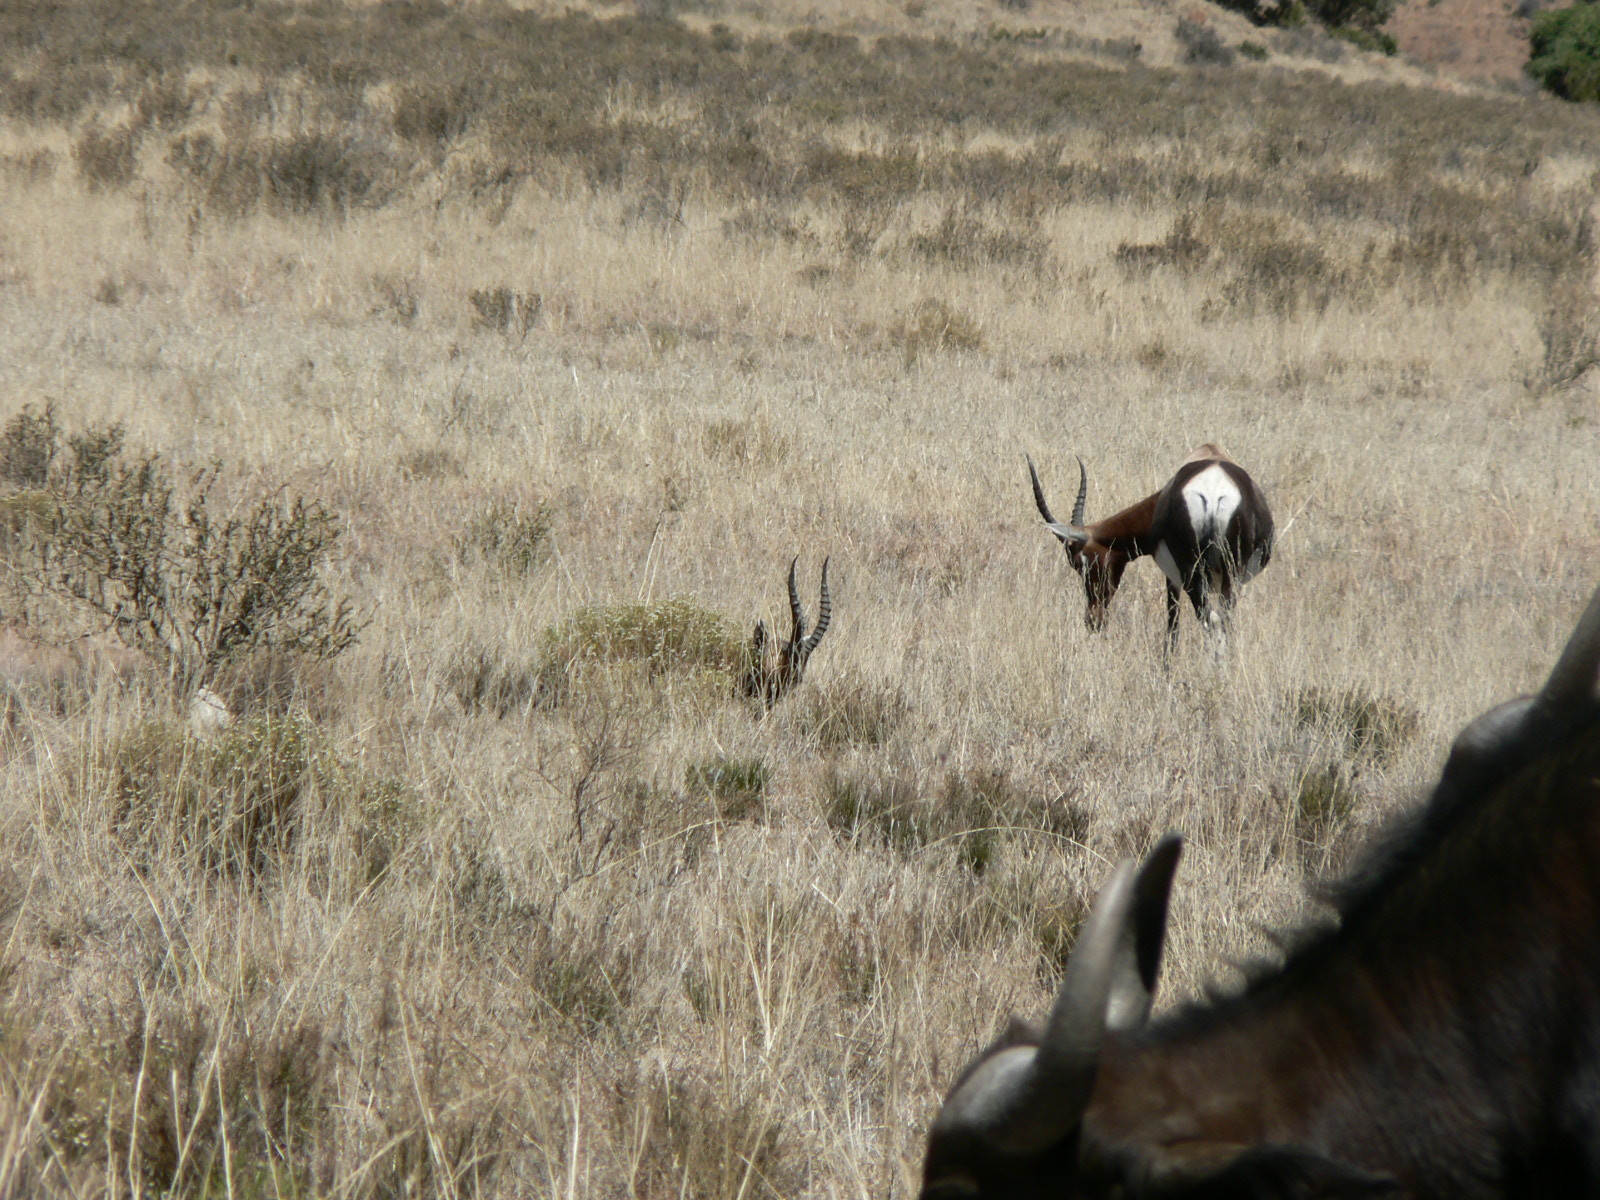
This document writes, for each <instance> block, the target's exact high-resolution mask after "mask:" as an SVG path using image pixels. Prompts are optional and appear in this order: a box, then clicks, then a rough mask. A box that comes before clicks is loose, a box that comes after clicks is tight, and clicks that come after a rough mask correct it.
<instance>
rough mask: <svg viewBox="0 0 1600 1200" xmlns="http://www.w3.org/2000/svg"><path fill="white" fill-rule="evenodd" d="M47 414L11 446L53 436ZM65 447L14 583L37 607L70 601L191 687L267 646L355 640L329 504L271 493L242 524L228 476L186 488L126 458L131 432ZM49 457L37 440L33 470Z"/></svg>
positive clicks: (330, 651)
mask: <svg viewBox="0 0 1600 1200" xmlns="http://www.w3.org/2000/svg"><path fill="white" fill-rule="evenodd" d="M47 420H48V410H47V412H46V414H45V415H44V416H41V417H37V418H35V417H30V416H29V414H28V412H27V411H26V410H24V412H23V413H22V414H21V415H19V417H18V418H16V419H14V420H13V422H12V424H11V426H9V427H8V428H9V429H10V431H11V434H10V435H9V436H10V440H9V442H8V445H12V446H17V445H20V444H22V443H24V442H28V441H29V439H30V438H31V439H32V443H37V442H38V441H39V440H40V439H41V438H43V437H45V436H46V435H47V434H50V433H53V430H50V429H43V430H41V427H40V425H39V422H41V421H47ZM30 421H32V422H33V423H32V424H29V422H30ZM67 441H68V447H69V449H68V453H67V454H66V455H65V456H64V459H63V460H62V461H61V462H60V464H59V465H58V467H57V469H56V470H54V471H53V472H51V473H50V475H49V477H48V480H47V482H46V484H45V487H44V494H45V495H46V496H47V497H48V502H47V503H46V504H45V505H44V509H45V513H44V516H43V517H42V518H40V519H30V520H29V521H28V522H26V523H25V525H24V526H22V527H14V528H13V532H14V534H15V535H16V537H17V538H18V542H17V546H16V559H15V566H16V568H17V569H16V571H15V572H14V575H13V579H12V585H13V587H15V588H17V589H18V590H19V591H20V593H21V595H22V597H23V598H24V600H25V601H28V602H33V603H41V602H44V601H55V602H61V603H65V604H66V605H67V606H68V607H69V608H70V609H72V610H75V611H77V612H79V613H81V614H85V615H88V616H90V617H92V618H94V619H98V620H103V621H105V622H107V623H108V624H109V626H110V628H111V629H112V631H113V632H115V633H116V635H117V636H118V637H119V638H120V639H121V640H122V641H123V642H124V643H126V644H127V645H129V646H131V647H133V648H134V649H137V650H140V651H143V652H145V653H147V654H150V655H151V656H153V657H154V658H155V659H156V660H157V661H159V662H160V663H161V664H162V665H163V666H165V667H166V668H167V669H168V670H169V672H170V673H171V675H172V676H173V678H174V680H175V682H176V683H177V684H178V686H179V688H180V690H187V689H188V688H190V687H192V686H194V685H196V684H200V683H204V682H206V681H208V680H209V679H211V678H212V677H213V676H215V674H216V673H217V672H218V671H219V670H220V669H221V668H222V667H223V666H224V665H226V664H227V663H229V662H231V661H235V660H237V659H239V658H241V657H245V656H248V655H250V654H253V653H256V652H259V651H264V650H276V651H281V652H287V653H293V654H301V655H305V656H307V657H309V658H332V657H334V656H336V655H338V654H341V653H343V652H344V651H345V650H347V649H349V647H350V646H351V645H353V644H354V643H355V640H356V635H357V632H358V630H359V623H358V621H357V619H356V617H355V613H354V609H353V606H352V605H351V603H350V601H349V600H347V599H344V598H335V597H334V595H333V594H332V592H331V591H330V590H329V588H328V585H327V584H326V582H325V581H324V579H323V576H322V572H323V565H324V562H325V560H326V559H327V557H328V556H329V554H330V553H331V552H332V551H333V549H334V547H335V546H336V545H337V544H338V540H339V536H340V532H341V531H340V525H339V522H338V520H337V518H335V517H334V515H333V514H332V513H330V512H329V511H328V510H327V509H325V508H324V507H323V506H322V505H321V504H320V503H318V502H316V501H308V500H306V499H304V498H303V497H299V496H296V497H293V498H290V499H288V500H287V501H285V500H284V499H282V498H280V497H278V496H270V497H268V498H266V499H263V500H261V501H259V502H257V503H256V504H255V506H254V507H253V508H250V509H249V510H248V511H247V512H246V513H245V515H244V516H240V517H222V518H219V517H218V516H217V515H216V510H217V508H218V507H220V503H221V502H220V501H219V499H218V470H217V468H214V467H213V468H210V469H208V470H204V471H201V472H198V473H196V474H195V475H194V476H192V477H191V478H190V480H189V481H188V483H187V485H186V486H185V487H184V489H183V491H182V492H181V493H180V487H179V484H178V483H177V482H176V481H175V480H174V479H173V478H172V476H171V474H170V473H169V472H168V470H167V468H166V465H165V464H164V463H163V462H162V461H161V460H160V458H159V457H158V456H156V455H147V456H145V457H143V458H134V457H130V456H128V455H126V454H125V453H124V450H123V432H122V428H121V427H120V426H96V427H91V428H89V429H86V430H84V431H82V432H80V433H76V434H71V435H69V436H68V439H67ZM32 443H30V444H32ZM19 453H21V452H20V451H19ZM40 453H42V452H41V451H39V450H38V448H37V445H35V449H34V451H33V454H34V457H33V459H32V460H31V461H32V463H33V464H34V465H35V466H36V464H37V462H38V461H39V454H40ZM49 457H50V458H51V459H53V458H54V456H53V455H51V456H49ZM29 469H33V468H32V467H30V468H29Z"/></svg>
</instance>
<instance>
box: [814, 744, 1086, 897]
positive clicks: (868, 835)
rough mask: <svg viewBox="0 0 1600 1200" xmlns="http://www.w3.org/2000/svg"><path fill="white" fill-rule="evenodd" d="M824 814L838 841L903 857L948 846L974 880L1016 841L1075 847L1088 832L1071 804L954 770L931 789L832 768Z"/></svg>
mask: <svg viewBox="0 0 1600 1200" xmlns="http://www.w3.org/2000/svg"><path fill="white" fill-rule="evenodd" d="M823 806H824V814H823V815H824V817H825V818H826V820H827V822H828V825H829V827H830V828H832V829H833V830H834V832H835V833H837V834H838V835H840V836H841V837H844V838H846V839H848V840H850V841H852V842H858V841H860V840H862V839H863V838H865V839H868V840H869V841H876V842H878V843H879V844H881V845H885V846H888V847H890V848H892V849H894V850H897V851H899V852H900V853H902V854H910V853H914V852H918V851H923V850H927V849H929V848H933V847H938V846H942V845H946V844H950V845H953V846H954V848H955V854H956V860H957V861H958V862H959V863H961V865H962V866H964V867H965V868H967V870H969V871H971V872H972V873H973V874H974V875H981V874H983V873H984V872H985V871H986V870H988V869H989V867H991V866H992V865H993V864H994V863H995V861H996V860H997V858H998V857H999V855H1000V852H1001V849H1002V847H1003V845H1004V843H1005V841H1006V840H1007V838H1008V837H1009V836H1011V835H1014V834H1024V835H1026V834H1028V833H1031V832H1041V833H1044V834H1047V835H1052V836H1056V837H1064V838H1068V839H1069V840H1074V841H1076V840H1078V839H1080V838H1081V837H1082V836H1083V834H1084V833H1085V831H1086V828H1087V817H1086V815H1085V813H1084V811H1083V810H1082V808H1081V807H1079V806H1078V804H1077V803H1076V802H1075V801H1073V800H1072V799H1071V798H1069V797H1065V796H1063V797H1058V798H1057V799H1056V800H1055V801H1049V800H1046V799H1044V798H1043V797H1040V796H1037V795H1034V794H1033V793H1031V792H1029V791H1026V790H1022V789H1019V788H1017V787H1016V786H1015V785H1014V784H1013V783H1012V782H1011V780H1010V778H1009V777H1008V776H1007V775H1006V774H1005V773H1004V772H1001V771H994V770H979V771H956V770H952V771H949V772H947V773H946V774H945V776H944V778H943V779H942V780H941V781H939V782H938V783H937V784H932V783H924V782H923V781H922V780H921V779H920V778H919V777H918V776H916V775H915V774H913V773H909V772H906V771H904V770H902V771H899V772H894V773H889V774H874V773H870V772H865V773H864V772H859V771H853V770H850V769H847V768H844V767H840V766H837V765H835V766H832V767H830V768H829V769H828V773H827V776H826V778H825V782H824V792H823Z"/></svg>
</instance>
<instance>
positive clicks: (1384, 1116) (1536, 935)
mask: <svg viewBox="0 0 1600 1200" xmlns="http://www.w3.org/2000/svg"><path fill="white" fill-rule="evenodd" d="M1180 850H1181V842H1180V840H1179V839H1178V838H1176V837H1174V836H1171V835H1169V836H1168V837H1166V838H1163V839H1162V840H1161V841H1160V842H1159V843H1157V845H1156V846H1155V847H1154V849H1153V850H1152V851H1151V852H1150V853H1149V855H1148V856H1147V857H1146V858H1145V860H1144V862H1143V864H1142V865H1141V866H1138V867H1135V864H1134V862H1133V860H1131V859H1130V860H1128V861H1126V862H1124V863H1123V864H1122V865H1121V866H1119V867H1118V868H1117V869H1116V870H1115V871H1114V872H1113V873H1112V875H1111V878H1110V880H1109V882H1108V883H1107V884H1106V885H1105V887H1104V889H1103V890H1102V891H1101V893H1100V895H1099V898H1098V899H1097V900H1096V901H1095V904H1094V906H1093V908H1092V909H1091V911H1090V915H1089V917H1088V919H1087V920H1086V921H1085V922H1084V925H1083V929H1082V931H1081V932H1080V933H1079V935H1078V939H1077V942H1076V944H1075V945H1074V946H1073V948H1072V953H1071V956H1070V957H1069V958H1068V960H1067V964H1066V969H1065V971H1064V973H1063V976H1062V979H1061V986H1060V988H1059V990H1058V991H1057V993H1056V998H1055V1003H1054V1006H1053V1007H1052V1009H1051V1011H1050V1015H1049V1018H1048V1020H1047V1021H1046V1022H1045V1023H1044V1024H1043V1025H1042V1026H1035V1025H1032V1024H1031V1023H1027V1022H1022V1021H1018V1020H1016V1019H1015V1018H1013V1023H1012V1026H1011V1028H1010V1029H1009V1030H1008V1031H1007V1032H1006V1033H1005V1034H1004V1035H1003V1036H1002V1037H1001V1039H1000V1040H999V1041H997V1042H996V1043H995V1044H994V1045H992V1046H991V1047H990V1048H989V1049H988V1050H986V1051H984V1052H983V1054H982V1055H980V1056H979V1057H978V1059H977V1060H976V1061H975V1062H973V1063H972V1064H971V1065H970V1066H968V1067H967V1069H966V1070H965V1071H964V1072H963V1073H962V1074H961V1075H960V1077H959V1078H958V1079H957V1080H956V1082H955V1086H954V1087H952V1088H951V1090H950V1093H949V1095H948V1096H947V1097H946V1099H945V1101H944V1104H943V1106H942V1107H941V1108H940V1110H939V1114H938V1116H937V1117H936V1118H935V1119H934V1122H933V1126H932V1129H931V1130H930V1133H929V1136H928V1148H927V1157H926V1161H925V1166H924V1171H923V1183H922V1191H921V1200H1041V1198H1043V1197H1051V1198H1053V1200H1110V1198H1112V1197H1116V1198H1120V1200H1224V1198H1226V1200H1250V1198H1261V1200H1266V1198H1269V1197H1270V1198H1275V1200H1289V1198H1291V1197H1303V1198H1306V1200H1310V1198H1313V1197H1316V1198H1320V1200H1333V1198H1345V1197H1350V1198H1353V1197H1376V1196H1385V1197H1396V1198H1401V1197H1403V1198H1407V1200H1533V1198H1540V1200H1564V1198H1567V1197H1580V1196H1581V1197H1595V1196H1600V591H1596V592H1595V593H1594V595H1593V597H1592V598H1591V599H1590V601H1589V604H1588V607H1587V609H1586V610H1585V611H1584V614H1583V616H1582V617H1581V618H1580V619H1579V621H1578V624H1577V628H1576V629H1575V631H1574V632H1573V634H1572V636H1571V638H1570V639H1569V640H1568V642H1567V646H1566V649H1565V650H1564V651H1563V652H1562V654H1561V656H1560V657H1559V659H1558V660H1557V662H1556V664H1555V667H1554V669H1553V670H1552V671H1551V672H1550V676H1549V678H1548V679H1547V680H1546V682H1545V684H1544V686H1543V687H1542V688H1541V689H1540V691H1539V692H1538V694H1537V695H1534V696H1526V697H1523V698H1522V699H1519V700H1511V701H1507V702H1506V703H1504V704H1501V705H1499V706H1497V707H1495V708H1492V709H1490V710H1489V711H1488V712H1486V713H1484V714H1483V715H1482V716H1480V717H1478V718H1477V719H1476V720H1474V721H1473V722H1471V723H1470V724H1469V725H1467V727H1466V728H1465V729H1464V730H1463V731H1462V732H1461V733H1460V734H1459V735H1458V736H1457V737H1456V740H1455V743H1454V745H1453V746H1452V747H1451V749H1450V753H1449V756H1448V758H1447V759H1446V760H1445V764H1444V769H1443V771H1442V772H1441V774H1440V777H1439V781H1438V783H1437V784H1435V785H1434V789H1433V794H1432V797H1431V798H1430V799H1429V800H1428V801H1427V802H1426V804H1424V805H1422V806H1420V807H1419V808H1418V809H1417V810H1416V811H1414V812H1413V813H1411V814H1410V815H1409V817H1408V818H1407V819H1405V820H1404V821H1403V822H1402V823H1401V824H1400V825H1399V826H1398V827H1396V828H1394V829H1392V830H1391V831H1390V832H1389V833H1388V834H1387V835H1386V836H1385V837H1383V838H1381V839H1380V840H1379V842H1378V843H1377V845H1376V846H1375V847H1374V848H1373V849H1372V850H1370V851H1369V852H1368V854H1367V856H1366V859H1365V861H1364V862H1363V863H1362V864H1361V865H1360V866H1358V868H1357V869H1356V871H1355V873H1354V874H1353V875H1352V876H1351V878H1350V879H1349V881H1348V882H1347V883H1346V884H1345V885H1344V887H1343V888H1342V889H1340V891H1338V892H1336V893H1334V900H1335V904H1334V909H1335V911H1334V914H1333V919H1332V920H1330V921H1327V922H1324V923H1322V924H1320V925H1319V926H1315V927H1313V928H1312V929H1311V930H1308V931H1306V932H1303V933H1302V934H1300V935H1299V936H1298V937H1297V938H1293V939H1289V940H1287V941H1286V940H1285V939H1283V938H1282V937H1279V938H1275V939H1274V941H1275V942H1276V943H1277V944H1278V945H1280V946H1281V945H1288V946H1289V949H1288V950H1287V951H1286V952H1284V953H1283V955H1282V957H1281V960H1280V961H1278V962H1276V963H1271V964H1266V965H1262V966H1258V967H1257V968H1256V969H1255V970H1254V971H1252V972H1249V973H1248V975H1247V978H1248V982H1247V983H1245V984H1244V985H1243V987H1242V988H1240V989H1237V990H1235V991H1233V992H1232V993H1231V994H1222V995H1216V994H1213V995H1212V996H1211V997H1209V998H1207V999H1203V1000H1197V1001H1193V1002H1191V1003H1189V1004H1186V1005H1182V1006H1179V1007H1177V1008H1175V1009H1173V1010H1171V1011H1169V1012H1167V1013H1165V1014H1162V1015H1160V1016H1156V1017H1153V1018H1152V1017H1151V1015H1150V1010H1151V1001H1152V998H1153V995H1154V991H1155V986H1156V979H1157V975H1158V973H1159V970H1160V966H1161V957H1162V944H1163V940H1164V937H1165V933H1166V928H1167V901H1168V896H1169V893H1170V889H1171V886H1172V880H1173V873H1174V871H1175V869H1176V867H1177V864H1178V857H1179V853H1180ZM1325 895H1326V893H1325Z"/></svg>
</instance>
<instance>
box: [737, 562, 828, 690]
mask: <svg viewBox="0 0 1600 1200" xmlns="http://www.w3.org/2000/svg"><path fill="white" fill-rule="evenodd" d="M799 563H800V556H799V555H795V557H794V560H793V561H792V562H790V563H789V612H790V614H791V615H792V616H793V618H794V625H793V628H792V629H791V631H790V634H789V639H788V640H787V641H785V642H783V643H782V644H781V645H777V646H774V645H772V638H771V635H770V634H769V633H768V632H767V623H766V622H765V621H757V622H756V631H755V634H754V635H753V636H752V637H751V639H750V669H749V671H748V672H747V673H746V674H745V680H744V691H745V695H747V696H749V697H750V698H751V699H754V700H759V701H761V703H762V704H763V705H765V706H766V707H767V708H771V707H772V706H773V705H774V704H776V703H777V702H778V701H779V700H781V699H783V697H784V696H785V695H787V694H788V693H789V692H790V691H792V690H793V689H794V688H795V686H796V685H797V684H798V683H799V682H800V680H801V679H802V678H804V676H805V673H806V663H807V662H809V661H810V659H811V654H812V652H813V651H814V650H816V648H817V647H818V646H819V645H821V644H822V635H823V634H825V633H827V632H828V622H829V621H830V620H832V618H833V600H832V598H831V597H830V596H829V595H828V560H827V559H826V558H824V559H823V560H822V597H821V599H820V600H819V601H818V604H817V627H816V628H815V629H813V630H811V632H810V633H807V632H806V610H805V608H804V607H803V606H802V605H801V603H800V589H799V587H798V585H797V584H796V583H795V569H796V568H797V567H798V566H799Z"/></svg>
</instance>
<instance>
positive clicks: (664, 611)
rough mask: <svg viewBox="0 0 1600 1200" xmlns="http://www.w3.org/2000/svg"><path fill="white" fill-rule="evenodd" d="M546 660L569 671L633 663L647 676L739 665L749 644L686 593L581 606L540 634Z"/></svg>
mask: <svg viewBox="0 0 1600 1200" xmlns="http://www.w3.org/2000/svg"><path fill="white" fill-rule="evenodd" d="M541 641H542V644H543V648H544V654H545V657H546V659H547V661H549V662H551V663H555V664H559V665H560V666H561V667H562V669H564V670H566V671H568V672H570V671H571V670H573V669H574V668H576V667H580V666H582V665H584V664H590V663H637V664H639V665H641V666H643V667H644V668H646V669H647V670H648V672H649V673H650V674H651V675H652V676H655V675H661V674H665V673H668V672H683V671H696V670H699V671H713V672H720V673H725V674H726V675H728V676H729V678H730V679H732V678H736V677H738V676H739V675H740V674H741V672H742V671H743V669H744V666H745V658H746V654H747V651H748V647H747V646H746V645H745V642H744V639H743V638H741V637H739V635H737V634H736V633H734V631H733V630H732V628H731V627H730V626H729V625H728V622H727V621H726V620H725V619H724V618H723V617H722V615H721V614H719V613H716V612H713V611H711V610H710V609H708V608H703V607H701V606H700V605H699V604H697V603H695V602H694V601H693V600H690V599H688V598H686V597H682V596H675V597H672V598H670V599H667V600H658V601H655V602H650V603H639V604H598V605H591V606H588V607H586V608H580V609H578V610H577V611H576V612H574V613H573V614H572V615H571V616H569V617H568V618H567V619H566V620H565V621H563V622H561V623H560V624H559V625H555V626H552V627H551V628H550V629H548V630H546V631H545V633H544V635H543V636H542V639H541Z"/></svg>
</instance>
